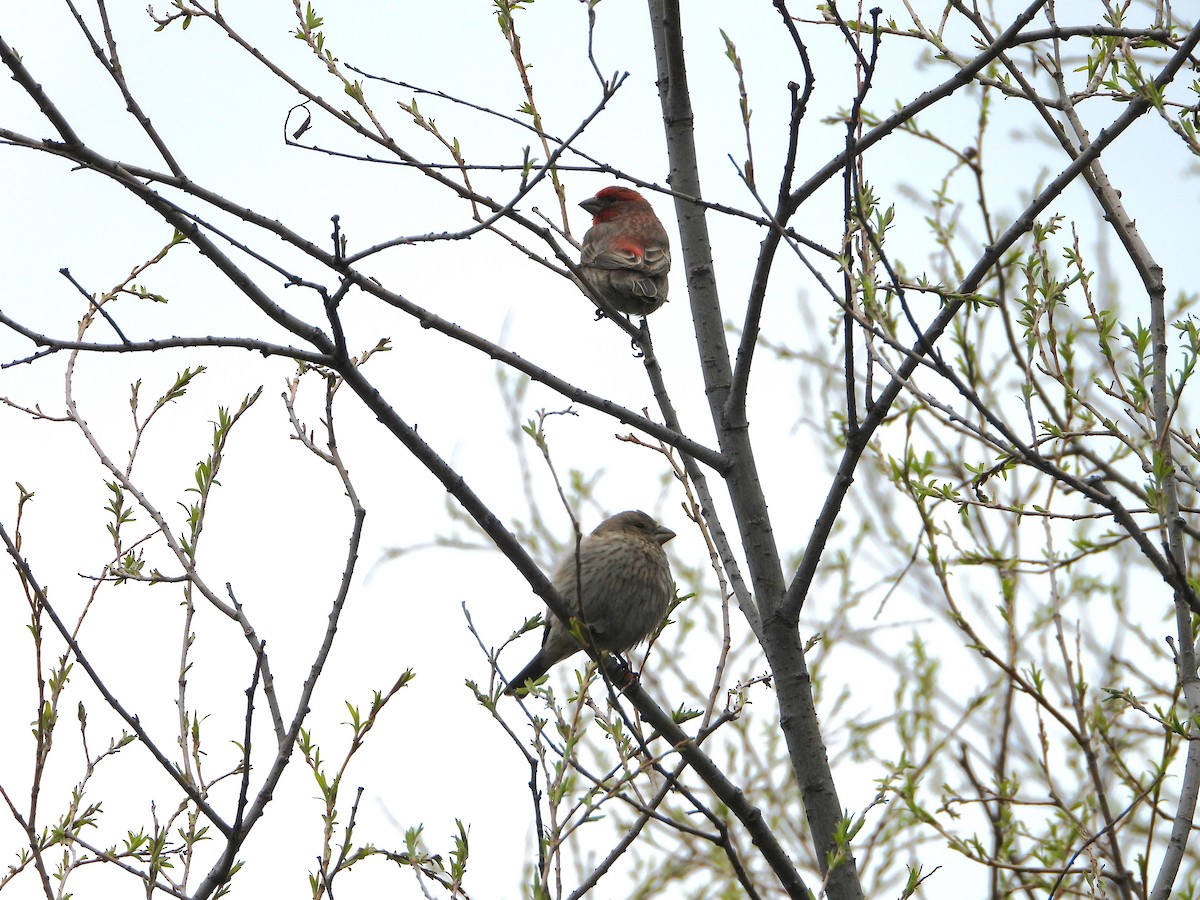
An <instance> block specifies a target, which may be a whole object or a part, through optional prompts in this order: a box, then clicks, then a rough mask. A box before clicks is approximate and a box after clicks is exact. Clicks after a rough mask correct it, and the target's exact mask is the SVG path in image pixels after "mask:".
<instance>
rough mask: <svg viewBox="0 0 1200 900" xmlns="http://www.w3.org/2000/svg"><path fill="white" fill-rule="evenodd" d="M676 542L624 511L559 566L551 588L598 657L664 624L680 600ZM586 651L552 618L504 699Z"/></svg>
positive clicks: (639, 516) (650, 522) (670, 535)
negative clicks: (669, 546)
mask: <svg viewBox="0 0 1200 900" xmlns="http://www.w3.org/2000/svg"><path fill="white" fill-rule="evenodd" d="M673 537H675V532H673V531H672V530H671V529H670V528H666V527H664V526H662V525H659V524H658V523H657V522H655V521H654V519H652V518H651V517H650V516H648V515H646V514H645V513H644V512H642V511H641V510H636V509H631V510H626V511H625V512H622V513H617V514H616V515H615V516H610V517H609V518H607V519H605V520H604V521H603V522H601V523H600V524H599V525H598V526H597V527H596V530H595V531H593V532H592V533H591V534H589V535H588V536H587V537H585V538H584V539H583V540H582V541H580V542H579V553H578V555H577V554H576V553H575V552H574V551H572V552H570V553H568V554H567V555H566V557H565V558H564V559H563V561H562V562H561V563H559V566H558V569H557V571H555V573H554V578H553V579H552V580H553V582H554V588H555V590H557V591H558V593H559V594H560V595H562V598H563V601H564V602H565V603H566V604H567V609H569V610H570V612H571V615H572V617H573V618H575V619H577V620H579V622H580V624H581V626H582V629H583V631H584V633H585V634H587V633H588V632H590V633H591V639H592V641H593V642H594V645H595V647H596V649H598V650H609V651H613V652H617V653H620V652H622V651H624V650H628V649H629V648H630V647H632V646H634V644H637V643H639V642H641V641H643V640H645V639H646V638H647V637H649V636H650V635H651V634H652V633H653V632H654V629H655V628H657V627H658V626H659V624H660V623H661V622H662V620H663V617H664V616H666V614H667V607H668V606H669V605H670V603H671V599H672V598H673V597H674V596H675V587H674V583H673V582H672V580H671V566H670V564H669V563H668V562H667V554H666V552H665V551H664V550H663V548H662V545H663V544H665V543H666V542H667V541H669V540H670V539H671V538H673ZM581 587H582V590H580V588H581ZM581 598H582V600H581ZM581 649H582V647H581V646H580V644H579V641H578V640H576V638H575V636H574V635H572V634H571V629H570V627H569V626H568V625H567V624H566V623H564V622H562V621H561V620H560V619H559V618H558V616H556V615H554V613H552V612H550V611H549V610H547V612H546V625H545V629H544V630H543V632H542V649H540V650H539V651H538V652H537V655H536V656H534V658H533V659H531V660H530V661H529V665H527V666H526V667H525V668H523V669H522V670H521V671H520V672H518V673H517V675H516V677H515V678H512V679H510V680H509V682H508V689H507V690H506V691H505V693H506V694H512V693H515V692H516V691H517V690H519V689H520V688H522V687H524V685H525V682H527V681H536V680H537V679H539V678H541V677H542V676H543V675H545V674H546V672H547V671H549V669H550V667H551V666H553V665H554V664H555V663H558V662H561V661H562V660H564V659H566V658H567V657H568V656H572V655H573V654H575V653H578V652H579V651H580V650H581Z"/></svg>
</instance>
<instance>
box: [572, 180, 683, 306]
mask: <svg viewBox="0 0 1200 900" xmlns="http://www.w3.org/2000/svg"><path fill="white" fill-rule="evenodd" d="M579 205H580V206H581V207H583V208H584V209H586V210H587V211H588V212H589V213H591V214H592V227H591V228H589V229H588V230H587V233H586V234H584V236H583V244H582V247H581V258H580V261H579V264H580V267H581V268H582V269H583V277H584V279H585V280H586V281H587V283H588V284H589V285H590V286H591V288H592V290H594V291H595V292H596V293H597V294H598V295H599V296H600V297H602V298H603V299H605V300H607V301H608V303H609V305H610V306H612V307H613V309H615V310H617V311H618V312H622V313H625V314H626V315H630V316H648V315H650V313H652V312H654V311H655V310H656V309H658V308H659V307H660V306H662V305H663V304H664V303H666V302H667V272H669V271H670V270H671V247H670V242H669V241H668V239H667V230H666V229H665V228H663V225H662V222H660V221H659V220H658V216H656V215H655V214H654V210H653V208H651V206H650V204H649V203H648V202H646V198H645V197H643V196H642V195H641V194H639V193H638V192H637V191H635V190H633V189H632V188H627V187H621V186H620V185H612V186H611V187H606V188H604V189H603V190H601V191H600V192H599V193H597V194H596V196H595V197H590V198H588V199H587V200H584V201H583V202H582V203H580V204H579Z"/></svg>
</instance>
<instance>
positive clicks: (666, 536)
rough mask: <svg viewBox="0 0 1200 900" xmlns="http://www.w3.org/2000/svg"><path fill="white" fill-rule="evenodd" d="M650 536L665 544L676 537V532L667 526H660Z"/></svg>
mask: <svg viewBox="0 0 1200 900" xmlns="http://www.w3.org/2000/svg"><path fill="white" fill-rule="evenodd" d="M650 536H651V537H652V538H654V539H655V540H656V541H658V542H659V543H660V544H665V543H666V542H667V541H669V540H670V539H671V538H673V537H675V532H673V531H672V530H671V529H670V528H668V527H667V526H666V525H659V526H658V527H657V528H655V529H654V532H653V533H652V534H651V535H650Z"/></svg>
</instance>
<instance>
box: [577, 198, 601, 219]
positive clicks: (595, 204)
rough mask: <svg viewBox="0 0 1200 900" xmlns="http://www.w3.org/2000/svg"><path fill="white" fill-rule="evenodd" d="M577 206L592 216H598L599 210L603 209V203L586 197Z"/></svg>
mask: <svg viewBox="0 0 1200 900" xmlns="http://www.w3.org/2000/svg"><path fill="white" fill-rule="evenodd" d="M579 205H580V206H582V207H583V208H584V209H586V210H587V211H588V212H590V213H591V214H592V215H593V216H598V215H600V210H601V209H602V208H603V206H604V203H603V202H602V201H600V200H597V199H596V198H595V197H588V198H587V199H586V200H584V201H583V202H582V203H580V204H579Z"/></svg>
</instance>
